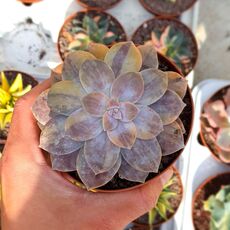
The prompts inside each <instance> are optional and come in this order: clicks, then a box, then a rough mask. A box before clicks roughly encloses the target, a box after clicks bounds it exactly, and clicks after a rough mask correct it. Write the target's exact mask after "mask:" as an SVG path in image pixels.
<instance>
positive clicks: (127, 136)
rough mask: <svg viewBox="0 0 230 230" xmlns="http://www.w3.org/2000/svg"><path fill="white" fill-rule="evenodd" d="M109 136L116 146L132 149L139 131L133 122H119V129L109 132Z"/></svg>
mask: <svg viewBox="0 0 230 230" xmlns="http://www.w3.org/2000/svg"><path fill="white" fill-rule="evenodd" d="M107 134H108V137H109V139H110V141H111V142H112V143H113V144H114V145H116V146H118V147H120V148H126V149H131V148H132V146H133V144H134V143H135V140H136V136H137V130H136V126H135V125H134V123H133V122H119V124H118V126H117V128H116V129H113V130H108V131H107Z"/></svg>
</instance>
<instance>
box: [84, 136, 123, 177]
mask: <svg viewBox="0 0 230 230" xmlns="http://www.w3.org/2000/svg"><path fill="white" fill-rule="evenodd" d="M84 155H85V160H86V161H87V163H88V165H89V167H90V168H91V169H92V170H93V172H94V173H95V174H99V173H103V172H107V171H109V170H110V169H111V168H112V167H114V165H115V164H116V162H117V160H118V158H119V156H120V148H118V147H117V146H115V145H114V144H113V143H112V142H111V141H110V140H109V138H108V136H107V133H106V132H102V133H101V134H100V135H98V136H97V137H95V138H94V139H92V140H89V141H86V142H85V147H84Z"/></svg>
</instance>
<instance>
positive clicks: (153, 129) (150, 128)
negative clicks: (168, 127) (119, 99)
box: [133, 106, 163, 140]
mask: <svg viewBox="0 0 230 230" xmlns="http://www.w3.org/2000/svg"><path fill="white" fill-rule="evenodd" d="M133 122H134V124H135V125H136V128H137V138H139V139H142V140H149V139H153V138H154V137H156V136H157V135H158V134H159V133H160V132H161V131H162V130H163V124H162V121H161V118H160V116H159V115H158V114H157V113H156V112H155V111H154V110H152V109H151V108H149V107H148V106H142V107H140V112H139V114H138V116H137V118H136V119H135V120H134V121H133Z"/></svg>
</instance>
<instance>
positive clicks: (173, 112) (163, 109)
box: [150, 90, 186, 125]
mask: <svg viewBox="0 0 230 230" xmlns="http://www.w3.org/2000/svg"><path fill="white" fill-rule="evenodd" d="M185 106H186V104H185V103H184V102H183V101H182V99H181V98H180V97H179V96H178V95H177V94H176V93H175V92H173V91H171V90H167V91H166V93H165V94H164V95H163V97H161V98H160V99H159V100H158V101H157V102H155V103H153V104H152V105H151V106H150V107H151V108H152V109H153V110H154V111H155V112H157V113H158V114H159V115H160V118H161V120H162V122H163V125H168V124H170V123H172V122H173V121H175V120H176V119H177V118H178V117H179V115H180V114H181V112H182V111H183V109H184V107H185Z"/></svg>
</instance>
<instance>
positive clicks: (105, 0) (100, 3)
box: [79, 0, 121, 9]
mask: <svg viewBox="0 0 230 230" xmlns="http://www.w3.org/2000/svg"><path fill="white" fill-rule="evenodd" d="M120 1H121V0H79V2H80V3H82V4H84V5H86V7H89V8H99V9H108V8H110V7H112V6H114V5H115V4H117V3H118V2H120Z"/></svg>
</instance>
